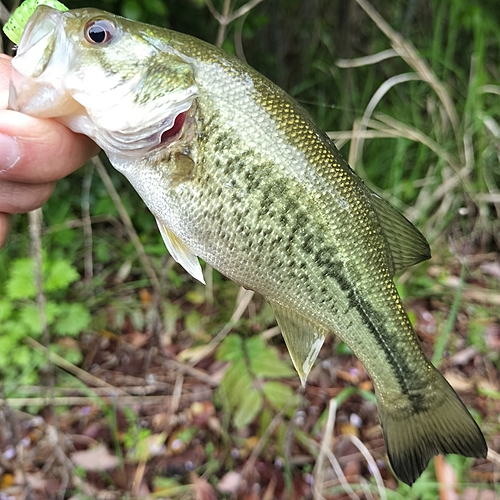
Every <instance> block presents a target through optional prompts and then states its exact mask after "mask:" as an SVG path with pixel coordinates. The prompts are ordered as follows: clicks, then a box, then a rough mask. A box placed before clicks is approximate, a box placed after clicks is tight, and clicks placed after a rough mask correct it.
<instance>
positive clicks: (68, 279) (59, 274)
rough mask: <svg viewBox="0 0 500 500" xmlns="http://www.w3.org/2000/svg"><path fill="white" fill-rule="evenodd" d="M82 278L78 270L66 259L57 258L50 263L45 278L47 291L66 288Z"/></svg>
mask: <svg viewBox="0 0 500 500" xmlns="http://www.w3.org/2000/svg"><path fill="white" fill-rule="evenodd" d="M79 278H80V275H79V274H78V271H77V270H76V268H75V267H73V266H72V265H71V264H70V263H69V262H68V261H66V260H56V261H54V262H52V263H51V264H49V265H48V269H47V273H46V276H45V280H44V288H45V291H46V292H55V291H57V290H66V289H67V288H68V286H69V285H70V284H71V283H73V282H74V281H76V280H77V279H79Z"/></svg>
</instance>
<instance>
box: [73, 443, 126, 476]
mask: <svg viewBox="0 0 500 500" xmlns="http://www.w3.org/2000/svg"><path fill="white" fill-rule="evenodd" d="M70 458H71V461H72V462H73V463H74V464H75V465H77V466H80V467H82V468H83V469H85V470H87V471H99V470H110V469H114V468H115V467H116V466H117V465H118V458H117V457H116V456H115V455H111V454H110V453H109V451H108V449H107V448H106V446H104V445H103V444H99V445H97V446H94V447H93V448H89V449H88V450H85V451H76V452H75V453H72V454H71V456H70Z"/></svg>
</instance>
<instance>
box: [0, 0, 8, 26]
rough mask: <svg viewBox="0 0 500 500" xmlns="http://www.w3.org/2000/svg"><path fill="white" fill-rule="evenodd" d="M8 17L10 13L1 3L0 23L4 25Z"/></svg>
mask: <svg viewBox="0 0 500 500" xmlns="http://www.w3.org/2000/svg"><path fill="white" fill-rule="evenodd" d="M9 17H10V12H9V9H8V8H7V7H5V5H4V4H3V2H0V23H1V24H5V23H6V22H7V21H8V20H9Z"/></svg>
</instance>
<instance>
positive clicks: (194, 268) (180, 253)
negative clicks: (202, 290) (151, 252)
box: [156, 218, 205, 284]
mask: <svg viewBox="0 0 500 500" xmlns="http://www.w3.org/2000/svg"><path fill="white" fill-rule="evenodd" d="M156 223H157V224H158V227H159V228H160V233H161V235H162V237H163V241H164V242H165V245H166V246H167V249H168V252H169V253H170V255H171V256H172V258H173V259H174V260H175V261H176V262H178V263H179V264H180V265H181V266H182V267H183V268H184V269H185V270H186V271H187V272H188V273H189V274H190V275H191V276H192V277H193V278H196V279H197V280H198V281H201V282H202V283H203V284H205V279H204V278H203V271H202V269H201V266H200V261H199V260H198V257H197V256H196V255H194V254H193V252H191V250H189V248H188V247H187V246H186V245H185V244H184V243H183V242H182V241H181V240H180V239H179V238H178V237H177V236H176V235H175V234H174V233H173V232H172V231H171V230H170V229H169V228H168V227H167V226H165V224H163V222H162V221H161V220H159V219H158V218H157V219H156Z"/></svg>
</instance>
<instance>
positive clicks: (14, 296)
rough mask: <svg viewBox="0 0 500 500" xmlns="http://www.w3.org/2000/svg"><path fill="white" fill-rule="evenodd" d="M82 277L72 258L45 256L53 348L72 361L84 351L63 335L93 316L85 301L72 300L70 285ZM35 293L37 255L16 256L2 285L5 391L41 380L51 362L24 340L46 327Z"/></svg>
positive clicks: (0, 346)
mask: <svg viewBox="0 0 500 500" xmlns="http://www.w3.org/2000/svg"><path fill="white" fill-rule="evenodd" d="M79 277H80V275H79V274H78V272H77V270H76V268H75V267H74V266H73V265H72V264H70V263H69V262H68V261H67V260H64V259H56V260H51V259H49V258H45V259H44V266H43V289H44V293H45V310H44V313H45V318H46V324H47V328H48V330H49V333H50V335H51V347H50V349H51V350H53V351H54V352H56V353H57V354H59V355H61V356H63V357H64V358H65V359H67V360H68V361H70V362H72V363H78V362H80V360H81V354H80V352H79V351H78V350H77V349H75V348H72V347H67V346H66V344H64V343H63V342H60V341H61V340H62V339H63V338H64V337H75V336H77V335H78V334H79V333H80V332H81V331H83V330H85V329H86V328H88V327H89V325H90V319H91V316H90V312H89V310H88V308H87V307H85V305H84V304H81V303H79V302H76V301H75V302H70V301H69V300H68V296H69V292H70V291H71V285H72V283H74V282H75V281H77V280H78V279H79ZM36 295H37V290H36V288H35V264H34V261H33V260H32V259H30V258H19V259H16V260H13V261H12V263H11V267H10V273H9V275H8V277H7V280H6V282H5V283H4V285H3V286H1V287H0V296H1V297H2V298H0V373H1V375H2V380H3V383H4V391H5V394H6V395H11V394H12V392H13V391H15V388H16V387H17V386H19V385H34V384H36V383H37V382H38V379H39V370H41V369H42V368H43V367H44V366H45V365H46V363H47V359H46V356H45V355H44V354H43V353H41V352H38V351H34V350H33V349H32V348H31V347H30V346H28V345H26V343H25V342H24V340H23V339H24V338H25V337H26V336H30V337H32V338H34V339H39V338H41V336H42V333H43V328H44V325H43V324H42V320H41V315H40V311H39V308H38V305H37V303H36V300H35V298H36Z"/></svg>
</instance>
